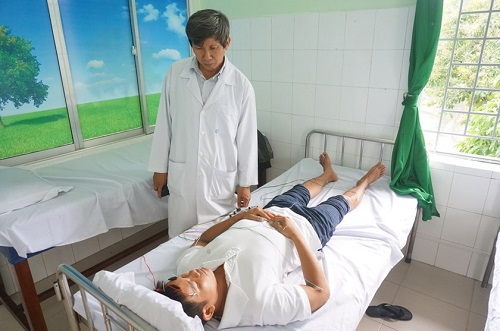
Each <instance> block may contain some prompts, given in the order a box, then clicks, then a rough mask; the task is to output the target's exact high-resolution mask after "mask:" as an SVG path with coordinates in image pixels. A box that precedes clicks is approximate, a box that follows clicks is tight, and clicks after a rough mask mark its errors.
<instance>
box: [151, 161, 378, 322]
mask: <svg viewBox="0 0 500 331" xmlns="http://www.w3.org/2000/svg"><path fill="white" fill-rule="evenodd" d="M319 162H320V164H321V165H322V166H323V173H322V174H321V175H320V176H318V177H316V178H314V179H310V180H308V181H306V182H305V183H304V184H298V185H296V186H294V187H293V188H292V189H290V190H289V191H288V192H285V193H284V194H281V195H279V196H276V197H275V198H274V199H273V200H272V201H270V202H269V203H268V204H267V205H266V206H265V207H264V208H263V209H262V208H251V209H248V210H246V211H244V212H241V213H239V214H236V215H235V216H232V217H230V218H228V219H227V220H225V221H222V222H220V223H217V224H215V225H214V226H212V227H211V228H209V229H208V230H207V231H205V232H204V233H203V234H202V235H201V236H200V238H198V240H197V241H196V242H195V243H194V244H193V245H192V247H190V248H189V249H188V250H186V252H184V253H183V255H182V256H181V257H180V258H179V260H178V265H177V272H178V275H179V276H177V277H172V278H170V279H169V281H168V282H167V283H164V284H162V285H161V286H159V289H157V291H159V292H161V293H163V294H165V295H166V296H168V297H170V298H172V299H174V300H177V301H180V302H181V304H182V306H183V309H184V311H185V312H186V314H188V315H189V316H192V317H194V316H199V317H200V319H201V320H202V321H203V322H204V323H205V322H206V321H208V320H210V319H212V318H215V319H217V320H219V321H220V324H219V329H222V328H228V327H234V326H247V325H274V324H278V325H285V324H288V323H291V322H294V321H300V320H305V319H307V318H309V317H310V316H311V313H312V312H314V311H315V310H317V309H319V308H321V307H322V306H323V305H324V304H325V303H326V301H327V300H328V298H329V297H330V289H329V287H328V283H327V278H326V276H325V273H324V271H323V269H322V266H321V264H320V262H319V261H318V259H317V257H316V251H318V250H319V249H321V248H322V247H323V246H324V245H326V243H327V242H328V241H329V240H330V238H331V236H332V234H333V231H334V230H335V227H336V226H337V225H338V224H339V223H340V221H341V220H342V218H343V217H344V216H345V215H346V214H347V213H348V212H349V211H350V210H353V209H354V208H356V207H357V206H358V205H359V203H360V202H361V199H362V197H363V194H364V192H365V189H366V188H367V187H368V185H370V184H371V183H373V182H374V181H376V180H377V179H379V178H380V177H381V176H382V175H383V174H384V173H385V166H384V165H383V164H382V163H377V164H376V165H375V166H373V167H372V168H371V169H370V170H369V171H368V172H367V173H366V174H365V175H364V176H363V177H362V178H361V179H360V180H359V181H358V182H357V183H356V186H355V187H353V188H351V189H350V190H348V191H346V192H345V193H344V194H342V195H338V196H333V197H330V198H328V199H327V200H326V201H323V202H321V203H320V204H319V205H317V206H315V207H311V208H309V207H307V204H308V202H309V200H310V199H311V198H313V197H315V196H316V195H317V194H318V193H319V192H320V191H321V189H322V188H323V186H325V185H326V184H328V183H330V182H334V181H336V180H337V175H336V173H335V171H334V170H333V168H332V165H331V162H330V158H329V156H328V154H326V153H323V154H321V155H320V159H319ZM299 266H301V267H302V272H301V273H300V276H301V277H303V279H304V282H303V284H302V285H298V284H290V283H285V282H284V279H285V277H286V276H287V275H288V274H289V273H297V274H299V272H298V271H296V270H295V269H296V268H297V267H299Z"/></svg>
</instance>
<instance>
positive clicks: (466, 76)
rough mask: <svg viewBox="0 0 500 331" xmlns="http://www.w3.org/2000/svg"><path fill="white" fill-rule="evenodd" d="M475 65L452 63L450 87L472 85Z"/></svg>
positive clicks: (475, 69) (474, 76)
mask: <svg viewBox="0 0 500 331" xmlns="http://www.w3.org/2000/svg"><path fill="white" fill-rule="evenodd" d="M476 71H477V66H473V65H470V66H467V65H454V66H452V68H451V77H450V82H449V84H450V87H469V88H472V87H474V80H475V78H476Z"/></svg>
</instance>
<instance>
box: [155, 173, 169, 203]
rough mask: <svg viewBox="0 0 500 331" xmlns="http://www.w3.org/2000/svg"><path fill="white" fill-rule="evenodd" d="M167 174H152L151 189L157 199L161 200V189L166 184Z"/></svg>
mask: <svg viewBox="0 0 500 331" xmlns="http://www.w3.org/2000/svg"><path fill="white" fill-rule="evenodd" d="M167 179H168V173H162V172H155V173H154V174H153V189H154V190H155V191H156V194H157V195H158V198H160V199H161V189H162V188H163V186H164V185H165V184H167Z"/></svg>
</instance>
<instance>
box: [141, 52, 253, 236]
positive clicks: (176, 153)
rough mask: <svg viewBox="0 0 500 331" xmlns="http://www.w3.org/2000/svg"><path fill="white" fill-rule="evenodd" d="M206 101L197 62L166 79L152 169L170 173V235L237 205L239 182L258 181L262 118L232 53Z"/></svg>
mask: <svg viewBox="0 0 500 331" xmlns="http://www.w3.org/2000/svg"><path fill="white" fill-rule="evenodd" d="M225 61H226V63H225V68H224V70H223V71H222V72H221V74H220V76H219V78H218V81H217V83H216V85H215V87H214V88H213V90H212V92H211V94H210V96H209V97H208V99H207V101H206V103H205V104H203V102H202V98H201V92H200V87H199V85H198V81H197V78H196V73H195V71H194V69H193V65H196V63H197V62H196V59H195V58H193V57H192V58H188V59H184V60H180V61H178V62H176V63H174V64H173V65H172V66H171V67H170V70H169V71H168V73H167V75H166V76H165V80H164V83H163V89H162V93H161V98H160V104H159V107H158V117H157V120H156V128H155V133H154V137H153V144H152V148H151V157H150V163H149V170H150V171H153V172H159V173H168V188H169V190H170V195H169V198H168V227H169V235H170V238H172V237H174V236H177V235H178V234H180V233H181V232H183V231H184V230H186V229H188V228H190V227H191V226H193V225H195V224H197V223H203V222H207V221H211V220H213V219H215V218H217V217H219V216H221V215H224V214H226V213H228V212H230V211H232V210H234V209H235V208H236V196H235V194H234V192H235V189H236V185H240V186H250V185H255V184H257V177H258V175H257V168H258V154H257V148H258V145H257V119H256V105H255V93H254V90H253V87H252V85H251V83H250V81H249V80H248V79H247V78H246V77H245V76H244V75H243V74H242V73H241V72H240V71H239V70H238V69H237V68H236V67H234V66H233V65H232V64H231V63H230V62H229V61H228V59H227V57H226V58H225Z"/></svg>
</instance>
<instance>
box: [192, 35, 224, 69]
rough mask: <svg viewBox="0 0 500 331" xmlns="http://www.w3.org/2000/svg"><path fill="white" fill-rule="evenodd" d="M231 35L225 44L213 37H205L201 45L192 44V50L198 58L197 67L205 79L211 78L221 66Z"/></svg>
mask: <svg viewBox="0 0 500 331" xmlns="http://www.w3.org/2000/svg"><path fill="white" fill-rule="evenodd" d="M230 42H231V37H229V38H228V39H227V42H226V45H221V44H220V42H218V41H217V40H215V39H213V38H207V39H205V40H204V41H203V43H202V44H201V45H193V46H192V47H193V52H194V55H195V56H196V59H197V60H198V67H199V68H200V70H201V72H202V73H203V76H205V78H206V79H209V78H212V77H213V76H215V74H217V73H218V72H219V70H220V68H222V64H223V63H224V55H225V54H226V51H227V49H228V48H229V43H230Z"/></svg>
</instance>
